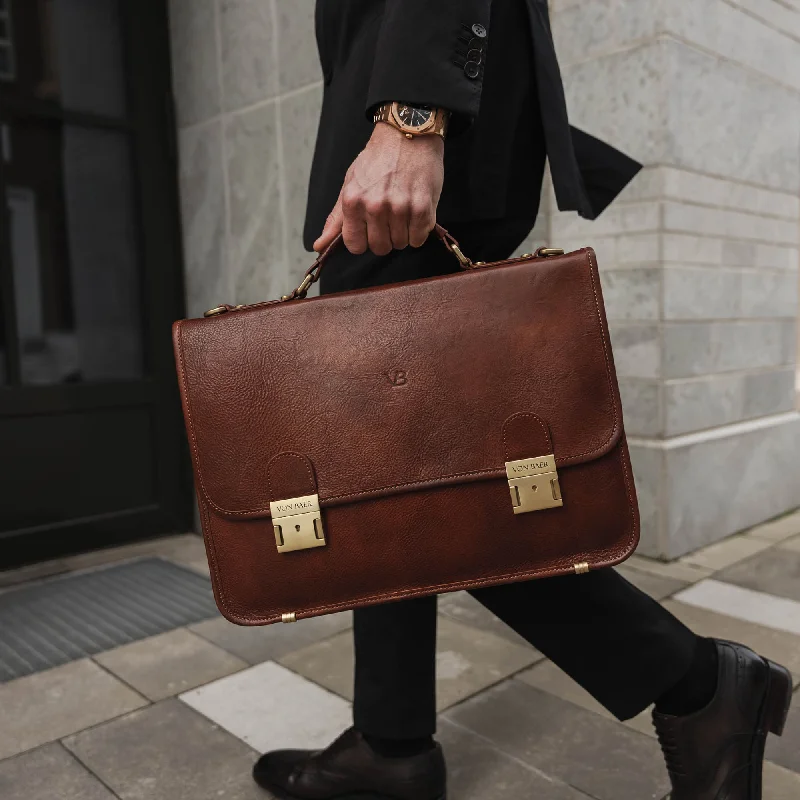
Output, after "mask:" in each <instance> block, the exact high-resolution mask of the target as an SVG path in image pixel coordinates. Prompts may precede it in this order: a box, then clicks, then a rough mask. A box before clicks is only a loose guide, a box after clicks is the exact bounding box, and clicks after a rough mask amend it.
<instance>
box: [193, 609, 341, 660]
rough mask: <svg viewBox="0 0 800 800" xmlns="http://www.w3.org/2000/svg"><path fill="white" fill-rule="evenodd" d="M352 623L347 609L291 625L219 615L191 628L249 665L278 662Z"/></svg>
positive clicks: (339, 631)
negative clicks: (246, 621)
mask: <svg viewBox="0 0 800 800" xmlns="http://www.w3.org/2000/svg"><path fill="white" fill-rule="evenodd" d="M352 624H353V615H352V614H351V613H350V612H349V611H343V612H341V613H339V614H328V615H326V616H324V617H312V618H310V619H301V620H298V621H297V622H295V623H293V624H291V625H264V626H262V627H245V626H242V625H234V624H233V623H232V622H228V620H226V619H225V618H224V617H215V618H214V619H209V620H206V621H205V622H199V623H197V624H196V625H192V626H190V628H189V629H190V630H191V631H192V632H193V633H196V634H198V635H199V636H202V637H203V638H204V639H207V640H208V641H209V642H213V643H214V644H216V645H218V646H219V647H221V648H222V649H223V650H227V651H228V652H229V653H233V655H235V656H238V657H239V658H241V659H243V660H244V661H246V662H247V663H248V664H260V663H261V662H262V661H276V660H277V659H279V658H281V657H282V656H285V655H287V654H289V653H292V652H294V651H295V650H300V649H302V648H304V647H308V646H309V645H311V644H315V643H316V642H320V641H322V640H324V639H328V638H329V637H331V636H335V635H336V634H337V633H341V632H342V631H346V630H348V629H349V628H350V627H351V626H352Z"/></svg>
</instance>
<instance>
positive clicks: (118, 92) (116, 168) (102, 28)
mask: <svg viewBox="0 0 800 800" xmlns="http://www.w3.org/2000/svg"><path fill="white" fill-rule="evenodd" d="M165 5H166V3H165V2H148V3H141V2H138V3H137V2H135V0H0V303H1V305H0V307H1V308H2V326H0V454H2V461H1V462H0V463H2V465H3V466H2V468H1V469H0V475H2V478H0V568H2V567H7V566H11V565H13V564H19V563H24V562H26V561H31V560H40V559H43V558H49V557H53V556H56V555H59V554H62V553H66V552H71V551H76V550H81V549H87V548H92V547H99V546H104V545H109V544H113V543H118V542H120V541H125V540H129V539H132V538H140V537H147V536H154V535H158V534H159V533H162V532H165V531H171V530H185V529H187V528H188V527H189V526H190V524H191V501H190V492H189V483H188V469H187V466H186V458H185V452H184V449H183V438H182V433H181V427H180V425H181V423H180V417H179V408H178V404H177V392H176V387H175V379H174V368H173V365H172V357H171V352H170V336H169V326H170V323H171V321H172V320H173V319H175V318H177V317H179V316H180V315H181V313H182V287H181V279H180V276H181V267H180V265H181V258H180V251H179V246H178V242H179V238H180V237H179V229H178V224H179V223H178V212H177V190H176V178H175V171H176V165H175V155H174V154H175V148H174V124H173V120H172V115H171V109H172V103H171V94H170V90H169V87H170V79H169V52H168V27H167V16H166V9H165V7H164V6H165Z"/></svg>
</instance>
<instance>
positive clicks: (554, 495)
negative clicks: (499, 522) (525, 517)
mask: <svg viewBox="0 0 800 800" xmlns="http://www.w3.org/2000/svg"><path fill="white" fill-rule="evenodd" d="M506 476H507V477H508V488H509V490H510V491H511V505H512V507H513V509H514V513H515V514H526V513H527V512H528V511H542V510H543V509H545V508H557V507H558V506H563V505H564V501H563V500H562V498H561V486H560V485H559V483H558V471H557V470H556V459H555V456H554V455H553V454H552V453H551V454H550V455H547V456H537V457H536V458H523V459H521V460H519V461H506Z"/></svg>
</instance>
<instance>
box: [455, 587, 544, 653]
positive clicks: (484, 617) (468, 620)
mask: <svg viewBox="0 0 800 800" xmlns="http://www.w3.org/2000/svg"><path fill="white" fill-rule="evenodd" d="M439 612H440V613H441V614H443V615H444V616H446V617H449V618H450V619H454V620H455V621H456V622H461V623H462V624H464V625H469V626H470V627H472V628H478V629H479V630H482V631H487V632H488V633H493V634H495V635H496V636H499V637H500V638H501V639H507V640H508V641H509V642H513V643H514V644H518V645H520V647H531V645H530V644H529V643H528V642H527V640H526V639H523V637H522V636H520V635H519V634H518V633H516V632H515V631H514V630H513V629H512V628H509V627H508V625H506V624H505V622H503V621H502V620H500V619H498V618H497V617H496V616H495V615H494V614H492V612H491V611H489V610H488V609H487V608H486V607H485V606H484V605H483V604H482V603H480V602H478V601H477V600H476V599H475V598H474V597H473V596H472V595H471V594H469V593H467V592H453V593H452V594H443V595H441V596H440V597H439ZM535 652H536V656H537V658H539V659H541V658H544V656H543V655H542V654H541V653H539V652H538V651H535Z"/></svg>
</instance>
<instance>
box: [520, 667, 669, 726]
mask: <svg viewBox="0 0 800 800" xmlns="http://www.w3.org/2000/svg"><path fill="white" fill-rule="evenodd" d="M516 677H517V679H518V680H521V681H523V682H524V683H527V684H528V685H529V686H533V687H535V688H536V689H541V690H542V691H544V692H549V693H550V694H554V695H555V696H556V697H560V698H561V699H562V700H567V701H569V702H570V703H574V704H575V705H576V706H580V707H581V708H585V709H586V710H587V711H593V712H594V713H595V714H600V715H602V716H604V717H605V718H606V719H611V720H616V717H615V716H614V715H613V714H612V713H611V712H610V711H608V710H607V709H606V707H605V706H603V705H601V704H600V703H598V702H597V700H595V699H594V697H592V696H591V695H590V694H589V692H587V691H586V689H584V688H583V687H582V686H580V685H579V684H578V683H576V682H575V681H574V680H572V678H570V676H569V675H567V674H566V673H565V672H564V671H563V670H561V669H559V668H558V667H557V666H556V665H555V664H554V663H553V662H552V661H543V662H542V663H541V664H537V665H536V666H535V667H531V668H530V669H526V670H525V671H524V672H520V674H519V675H517V676H516ZM622 724H623V725H627V726H628V727H629V728H633V730H636V731H639V732H640V733H646V734H647V735H648V736H655V735H656V734H655V729H654V728H653V723H652V720H651V716H650V709H649V708H648V709H647V710H646V711H642V713H641V714H639V715H637V716H635V717H634V718H633V719H629V720H626V721H625V722H623V723H622Z"/></svg>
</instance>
